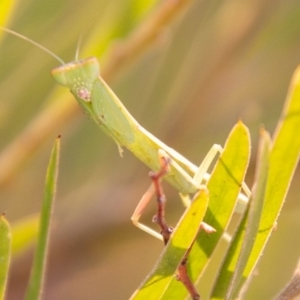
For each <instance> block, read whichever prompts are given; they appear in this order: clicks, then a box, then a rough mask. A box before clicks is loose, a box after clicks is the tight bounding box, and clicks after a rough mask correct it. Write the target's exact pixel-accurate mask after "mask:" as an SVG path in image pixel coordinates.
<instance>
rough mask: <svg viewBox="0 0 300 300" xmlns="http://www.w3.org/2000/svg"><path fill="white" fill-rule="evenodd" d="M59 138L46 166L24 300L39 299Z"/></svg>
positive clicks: (56, 168)
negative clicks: (36, 233) (43, 189)
mask: <svg viewBox="0 0 300 300" xmlns="http://www.w3.org/2000/svg"><path fill="white" fill-rule="evenodd" d="M59 148H60V138H57V139H56V141H55V143H54V146H53V149H52V153H51V157H50V161H49V164H48V169H47V175H46V184H45V191H44V200H43V204H42V211H41V219H40V227H39V234H38V240H37V248H36V253H35V256H34V261H33V266H32V270H31V276H30V281H29V285H28V288H27V292H26V298H25V299H26V300H36V299H39V298H40V294H41V290H42V285H43V279H44V273H45V267H46V256H47V246H48V240H49V230H50V219H51V213H52V207H53V201H54V196H55V190H56V178H57V173H58V160H59Z"/></svg>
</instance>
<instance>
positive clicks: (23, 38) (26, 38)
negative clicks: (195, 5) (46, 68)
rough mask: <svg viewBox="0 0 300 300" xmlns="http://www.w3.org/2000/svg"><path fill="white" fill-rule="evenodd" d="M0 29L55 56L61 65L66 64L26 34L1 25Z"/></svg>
mask: <svg viewBox="0 0 300 300" xmlns="http://www.w3.org/2000/svg"><path fill="white" fill-rule="evenodd" d="M0 29H2V30H3V31H5V32H8V33H10V34H12V35H14V36H17V37H19V38H20V39H22V40H25V41H27V42H29V43H31V44H33V45H34V46H36V47H38V48H40V49H41V50H43V51H45V52H47V53H48V54H50V55H51V56H52V57H53V58H55V59H56V60H58V61H59V62H60V63H61V64H62V65H65V64H66V63H65V62H64V61H63V60H62V59H61V58H60V57H59V56H57V55H56V54H54V53H53V52H51V51H50V50H49V49H47V48H45V47H44V46H42V45H40V44H38V43H37V42H35V41H33V40H31V39H29V38H28V37H26V36H24V35H22V34H20V33H17V32H15V31H13V30H11V29H7V28H5V27H2V26H0Z"/></svg>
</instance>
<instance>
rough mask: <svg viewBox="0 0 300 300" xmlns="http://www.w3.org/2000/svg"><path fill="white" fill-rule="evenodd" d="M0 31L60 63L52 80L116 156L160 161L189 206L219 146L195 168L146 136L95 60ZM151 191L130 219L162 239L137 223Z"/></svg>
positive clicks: (154, 164) (156, 166)
mask: <svg viewBox="0 0 300 300" xmlns="http://www.w3.org/2000/svg"><path fill="white" fill-rule="evenodd" d="M0 28H1V29H2V30H4V31H6V32H8V33H11V34H13V35H16V36H18V37H20V38H22V39H24V40H26V41H29V42H30V43H32V44H34V45H35V46H37V47H39V48H41V49H42V50H44V51H46V52H47V53H49V54H51V55H52V56H53V57H54V58H55V59H57V60H58V61H59V62H60V63H61V66H59V67H57V68H55V69H53V70H52V75H53V77H54V79H55V80H56V81H57V82H58V83H59V84H61V85H62V86H64V87H66V88H68V89H69V90H70V91H71V93H72V94H73V95H74V97H75V99H76V100H77V102H78V104H79V105H80V106H81V108H82V109H83V110H84V111H85V113H86V114H87V115H88V116H89V118H90V119H91V120H92V121H93V122H94V123H96V124H97V125H98V126H99V127H100V128H101V129H102V131H103V132H104V133H105V134H106V135H107V136H109V137H110V138H112V139H113V140H114V141H115V142H116V144H117V146H118V149H119V152H120V154H122V147H124V148H127V149H128V150H129V151H130V152H132V153H133V154H134V155H135V156H136V157H137V158H138V159H139V160H140V161H142V162H143V163H144V164H146V165H147V166H148V167H149V168H150V169H151V170H153V171H155V172H158V171H159V170H161V168H162V164H163V162H164V161H168V168H167V172H165V174H164V176H163V179H165V180H166V181H168V182H169V183H170V184H171V185H172V186H173V187H174V188H175V189H176V190H177V191H178V192H179V194H180V197H181V199H182V201H183V203H184V205H186V206H188V205H189V203H190V201H192V199H191V198H190V195H191V194H192V195H194V194H196V193H197V192H198V191H199V189H200V188H201V185H203V184H205V182H206V181H207V180H208V179H209V174H208V173H207V170H208V169H209V167H210V166H211V164H212V162H213V161H214V159H215V157H216V155H217V154H219V153H221V152H222V147H221V146H220V145H217V144H215V145H213V146H212V148H211V149H210V151H209V152H208V154H207V155H206V157H205V158H204V160H203V162H202V163H201V165H200V166H199V167H198V166H196V165H194V164H193V163H191V162H190V161H189V160H187V159H186V158H185V157H184V156H182V155H181V154H180V153H178V152H177V151H175V150H174V149H172V148H170V147H169V146H167V145H166V144H164V143H163V142H162V141H160V140H159V139H158V138H156V137H155V136H154V135H152V134H151V133H150V132H148V131H147V130H146V129H145V128H143V127H142V126H141V125H140V124H139V123H138V122H137V121H136V120H135V119H134V118H133V116H132V115H131V114H130V113H129V112H128V110H127V109H126V108H125V106H124V105H123V104H122V102H121V101H120V100H119V98H118V97H117V96H116V95H115V93H114V92H113V91H112V90H111V89H110V87H109V86H108V85H107V84H106V82H105V81H104V80H103V79H102V78H101V76H100V67H99V63H98V61H97V59H96V58H95V57H90V58H87V59H82V60H75V61H74V62H70V63H67V64H66V63H65V62H64V61H62V60H61V59H60V58H59V57H57V56H56V55H55V54H53V53H52V52H50V51H49V50H48V49H46V48H44V47H43V46H41V45H39V44H37V43H36V42H34V41H32V40H30V39H28V38H26V37H24V36H22V35H20V34H18V33H16V32H14V31H12V30H9V29H6V28H3V27H0ZM242 189H243V191H244V193H245V195H244V194H242V193H240V194H239V200H241V201H247V200H248V199H249V197H250V190H249V188H248V187H247V185H246V184H245V183H242ZM154 193H155V187H154V185H153V184H151V186H150V187H149V189H148V190H147V191H146V193H145V194H144V196H143V197H142V199H141V200H140V202H139V204H138V205H137V207H136V209H135V211H134V213H133V215H132V217H131V220H132V222H133V224H134V225H135V226H137V227H138V228H140V229H142V230H143V231H145V232H147V233H149V234H151V235H152V236H154V237H156V238H158V239H160V240H163V236H162V235H161V233H159V232H156V231H155V230H153V229H152V228H149V227H147V226H145V225H144V224H142V223H140V222H139V219H140V216H141V215H142V213H143V211H144V209H145V208H146V206H147V204H148V203H149V201H150V199H151V198H152V196H153V194H154ZM202 225H203V226H204V228H205V230H207V231H208V232H211V231H213V228H211V227H210V226H209V225H207V224H202ZM199 226H200V224H199Z"/></svg>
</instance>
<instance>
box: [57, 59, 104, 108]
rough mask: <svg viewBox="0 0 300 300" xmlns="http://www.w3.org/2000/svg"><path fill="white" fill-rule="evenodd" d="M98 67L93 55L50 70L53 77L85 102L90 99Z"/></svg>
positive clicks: (98, 70)
mask: <svg viewBox="0 0 300 300" xmlns="http://www.w3.org/2000/svg"><path fill="white" fill-rule="evenodd" d="M99 72H100V67H99V63H98V61H97V59H96V58H95V57H89V58H87V59H83V60H79V61H75V62H71V63H68V64H65V65H62V66H60V67H58V68H55V69H53V70H52V75H53V77H54V79H55V80H56V81H57V82H58V83H60V84H61V85H63V86H66V87H68V88H69V89H70V90H71V91H72V93H73V94H74V95H75V96H77V97H78V98H80V99H81V100H83V101H85V102H90V101H91V90H92V87H93V83H94V82H95V80H96V79H97V77H98V75H99Z"/></svg>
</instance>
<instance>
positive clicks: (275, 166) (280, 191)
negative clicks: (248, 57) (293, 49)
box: [217, 67, 300, 299]
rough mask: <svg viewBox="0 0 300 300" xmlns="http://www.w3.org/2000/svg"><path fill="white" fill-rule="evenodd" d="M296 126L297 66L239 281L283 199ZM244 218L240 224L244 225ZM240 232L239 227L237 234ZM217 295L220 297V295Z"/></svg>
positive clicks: (294, 155) (299, 138)
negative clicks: (251, 244)
mask: <svg viewBox="0 0 300 300" xmlns="http://www.w3.org/2000/svg"><path fill="white" fill-rule="evenodd" d="M298 128H300V67H298V68H297V69H296V71H295V73H294V76H293V78H292V82H291V85H290V89H289V93H288V96H287V99H286V103H285V106H284V110H283V112H282V116H281V119H280V121H279V123H278V125H277V129H276V134H275V138H274V141H273V147H272V151H271V154H270V161H269V174H268V180H267V184H266V192H265V199H264V205H263V210H262V213H261V218H260V222H259V228H258V233H257V236H256V239H255V243H254V246H253V249H252V252H251V255H250V257H249V259H248V262H247V265H246V267H245V269H244V272H243V277H242V281H241V284H240V285H242V284H243V283H244V282H245V281H246V279H247V278H248V277H249V276H250V275H251V273H252V271H253V269H254V267H255V265H256V264H257V262H258V259H259V258H260V256H261V254H262V252H263V250H264V247H265V245H266V243H267V241H268V239H269V237H270V235H271V233H272V231H273V228H274V226H275V224H276V221H277V218H278V215H279V213H280V210H281V208H282V205H283V203H284V199H285V197H286V194H287V191H288V188H289V185H290V182H291V179H292V176H293V174H294V171H295V168H296V166H297V164H298V160H299V154H300V135H299V132H298ZM245 221H246V220H244V224H242V226H245ZM241 232H242V229H241V230H240V234H241ZM241 235H242V234H241ZM236 238H237V241H235V243H236V244H237V243H238V240H240V239H241V238H242V236H237V237H236ZM239 243H240V241H239ZM237 249H238V247H237ZM232 269H233V268H231V270H232ZM217 296H218V297H221V298H222V299H223V298H224V297H222V295H217Z"/></svg>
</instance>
